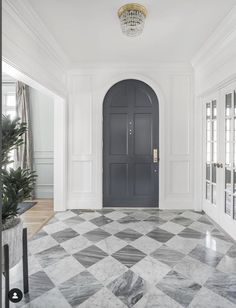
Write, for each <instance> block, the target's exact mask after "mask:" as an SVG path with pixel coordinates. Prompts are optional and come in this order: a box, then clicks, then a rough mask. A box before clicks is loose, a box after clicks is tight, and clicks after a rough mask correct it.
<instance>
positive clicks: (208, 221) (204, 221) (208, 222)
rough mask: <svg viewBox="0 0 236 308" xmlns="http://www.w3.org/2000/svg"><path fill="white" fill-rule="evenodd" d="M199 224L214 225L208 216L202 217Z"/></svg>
mask: <svg viewBox="0 0 236 308" xmlns="http://www.w3.org/2000/svg"><path fill="white" fill-rule="evenodd" d="M198 221H199V222H202V223H204V224H207V225H213V224H212V222H211V221H210V219H208V218H207V217H206V215H202V216H201V217H200V218H199V219H198Z"/></svg>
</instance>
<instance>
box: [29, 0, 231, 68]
mask: <svg viewBox="0 0 236 308" xmlns="http://www.w3.org/2000/svg"><path fill="white" fill-rule="evenodd" d="M127 2H128V1H123V0H40V1H39V0H30V3H31V4H32V6H33V8H34V10H35V11H36V13H37V14H38V15H39V17H40V18H41V20H42V21H43V22H44V24H45V25H46V27H47V28H48V30H49V31H50V32H51V34H52V35H53V36H54V37H55V39H56V41H57V42H58V44H59V45H60V46H61V48H62V50H64V52H65V53H66V54H67V56H68V57H69V59H70V60H71V62H78V63H80V62H82V63H97V62H116V63H117V62H118V63H119V62H128V63H131V62H133V63H137V62H144V63H148V62H153V61H154V62H185V61H190V60H191V59H192V57H193V56H194V55H195V54H196V52H197V51H198V50H199V49H200V47H201V46H202V45H203V43H204V42H205V41H206V40H207V38H208V37H209V36H210V35H211V33H212V32H213V31H214V30H215V28H216V27H217V26H218V25H219V23H220V22H221V21H222V19H223V18H224V17H225V16H226V15H227V13H228V12H229V11H230V10H231V9H232V8H233V6H234V5H236V0H143V1H138V2H139V3H141V4H143V5H145V6H146V8H147V9H148V13H149V14H148V17H147V21H146V25H145V28H144V32H143V34H142V35H141V36H139V37H136V38H130V37H126V36H124V35H123V34H122V32H121V29H120V25H119V20H118V17H117V10H118V9H119V7H120V6H121V5H123V4H125V3H127Z"/></svg>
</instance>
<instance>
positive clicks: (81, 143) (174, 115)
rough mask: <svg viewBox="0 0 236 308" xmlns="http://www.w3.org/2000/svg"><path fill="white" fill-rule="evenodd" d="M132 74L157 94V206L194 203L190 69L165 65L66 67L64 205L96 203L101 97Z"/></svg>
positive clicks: (99, 173) (99, 174) (99, 185)
mask: <svg viewBox="0 0 236 308" xmlns="http://www.w3.org/2000/svg"><path fill="white" fill-rule="evenodd" d="M136 67H137V66H136ZM132 78H133V79H139V80H141V81H144V82H146V83H147V84H149V85H150V86H151V87H152V88H153V89H154V91H155V92H156V94H157V96H158V98H159V104H160V158H161V159H160V197H159V200H160V202H159V203H160V207H161V208H194V192H193V187H194V182H193V169H194V168H193V160H194V149H193V121H192V114H193V89H192V69H191V67H190V66H188V65H168V64H165V65H159V66H156V68H155V67H152V68H150V67H146V68H145V67H140V69H138V68H135V69H134V68H128V66H125V68H123V69H122V68H119V69H118V68H113V69H112V68H109V69H108V68H106V67H104V68H93V69H91V68H84V69H82V70H77V69H74V70H72V71H70V73H69V75H68V84H69V89H68V92H69V115H68V123H69V144H68V148H69V153H68V207H69V208H101V207H102V104H103V98H104V96H105V94H106V92H107V91H108V90H109V88H110V87H111V86H112V85H113V84H114V83H116V82H118V81H120V80H123V79H132Z"/></svg>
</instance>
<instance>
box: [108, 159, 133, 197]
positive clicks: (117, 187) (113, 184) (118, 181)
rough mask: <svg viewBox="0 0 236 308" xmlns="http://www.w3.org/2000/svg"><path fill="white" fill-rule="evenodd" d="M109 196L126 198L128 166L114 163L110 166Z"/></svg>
mask: <svg viewBox="0 0 236 308" xmlns="http://www.w3.org/2000/svg"><path fill="white" fill-rule="evenodd" d="M109 184H110V189H109V193H110V195H113V196H114V195H115V196H120V197H122V196H127V194H128V164H122V163H117V164H116V163H114V164H111V165H110V183H109Z"/></svg>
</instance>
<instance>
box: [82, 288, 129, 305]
mask: <svg viewBox="0 0 236 308" xmlns="http://www.w3.org/2000/svg"><path fill="white" fill-rule="evenodd" d="M79 308H127V306H126V305H125V304H124V303H123V302H122V301H121V300H120V299H119V298H118V297H116V296H115V295H114V294H113V293H112V292H111V291H110V290H108V289H107V288H102V289H101V290H99V291H98V292H97V293H95V294H94V295H93V296H91V297H90V298H89V299H87V300H86V301H85V302H83V303H82V304H81V305H79Z"/></svg>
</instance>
